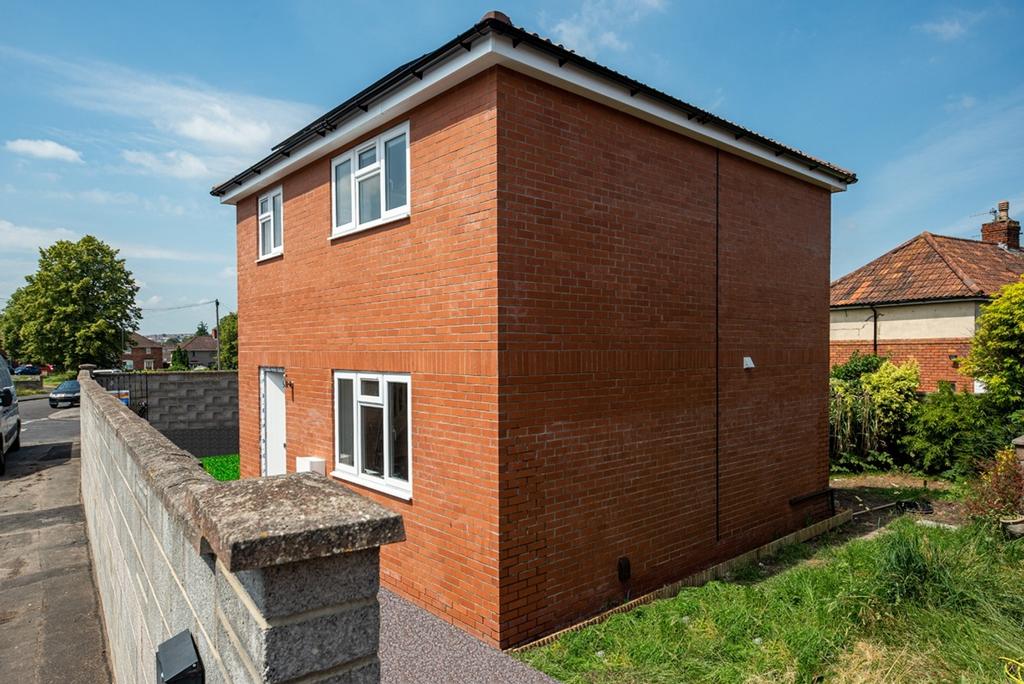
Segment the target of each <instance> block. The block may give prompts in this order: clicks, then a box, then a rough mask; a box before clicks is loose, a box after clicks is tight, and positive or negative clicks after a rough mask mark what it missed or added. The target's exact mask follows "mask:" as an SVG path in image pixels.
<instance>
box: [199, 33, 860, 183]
mask: <svg viewBox="0 0 1024 684" xmlns="http://www.w3.org/2000/svg"><path fill="white" fill-rule="evenodd" d="M491 33H495V34H499V35H502V36H505V37H507V38H509V39H510V40H511V43H512V47H513V49H514V48H517V47H518V46H519V45H520V44H525V45H528V46H529V47H531V48H533V49H535V50H537V51H539V52H543V53H546V54H548V55H550V56H552V57H554V58H555V59H556V60H557V63H558V66H559V68H562V67H564V66H565V65H566V64H572V65H573V66H575V67H577V68H580V69H583V70H585V71H588V72H591V73H593V74H595V75H597V76H598V77H600V78H602V79H604V80H606V81H611V82H612V83H613V84H615V85H618V86H620V87H622V88H623V89H624V90H625V91H627V92H628V94H629V97H630V98H634V97H636V96H637V95H641V94H642V95H644V96H645V97H647V98H650V99H652V100H655V101H657V102H659V103H660V104H663V105H667V106H669V107H671V108H673V109H676V110H679V111H680V112H682V114H684V115H685V116H686V117H687V121H693V120H695V121H696V122H697V123H698V124H700V125H701V126H715V127H718V128H720V129H723V130H724V131H726V132H727V133H730V134H731V135H733V136H734V140H735V143H734V145H733V146H735V147H739V143H740V141H742V140H745V139H746V140H750V141H752V142H754V143H756V144H757V145H759V146H761V147H763V148H765V149H766V150H767V151H768V152H770V153H773V154H774V156H775V157H776V158H782V157H789V158H790V159H792V160H794V161H797V162H799V163H801V164H804V165H806V167H807V172H806V174H805V175H807V176H809V177H811V174H812V173H814V172H818V173H821V174H823V175H824V176H827V177H830V178H832V179H834V181H836V182H837V185H836V187H835V188H833V190H842V189H845V186H847V185H851V184H853V183H856V182H857V176H856V174H855V173H853V172H852V171H848V170H846V169H843V168H841V167H839V166H836V165H834V164H830V163H829V162H826V161H823V160H820V159H817V158H815V157H813V156H811V155H808V154H805V153H803V152H801V151H799V150H797V149H795V148H792V147H789V146H787V145H783V144H782V143H779V142H777V141H775V140H772V139H771V138H768V137H766V136H763V135H761V134H759V133H755V132H754V131H751V130H749V129H747V128H744V127H742V126H739V125H738V124H734V123H732V122H731V121H728V120H726V119H723V118H721V117H718V116H716V115H714V114H712V113H710V112H708V111H706V110H703V109H701V108H699V107H696V106H694V105H691V104H689V103H687V102H684V101H682V100H679V99H678V98H675V97H673V96H671V95H668V94H666V93H664V92H662V91H659V90H657V89H655V88H652V87H650V86H647V85H645V84H643V83H641V82H639V81H636V80H635V79H632V78H629V77H628V76H625V75H623V74H619V73H618V72H616V71H613V70H612V69H609V68H608V67H605V66H602V65H600V64H598V63H597V62H594V61H592V60H590V59H587V58H585V57H582V56H580V55H578V54H576V53H575V52H572V51H571V50H568V49H566V48H564V47H562V46H561V45H556V44H555V43H552V42H551V41H549V40H545V39H543V38H541V37H540V36H538V35H536V34H533V33H530V32H528V31H526V30H524V29H522V28H519V27H516V26H513V25H511V24H509V23H506V22H505V21H503V20H502V19H500V18H496V17H493V16H485V18H484V19H483V20H481V21H480V22H478V23H476V24H474V25H473V26H472V27H471V28H469V29H468V30H466V31H464V32H462V33H460V34H459V35H458V36H456V37H455V38H453V39H451V40H449V41H447V42H446V43H444V44H443V45H442V46H441V47H439V48H437V49H436V50H433V51H431V52H428V53H426V54H425V55H423V56H421V57H419V58H417V59H414V60H412V61H410V62H408V63H406V64H404V65H402V66H400V67H398V68H397V69H395V70H394V71H392V72H390V73H389V74H387V75H385V76H384V77H383V78H381V79H380V80H378V81H376V82H375V83H373V84H371V85H370V86H368V87H367V88H364V89H363V90H361V91H360V92H359V93H357V94H356V95H354V96H352V97H351V98H349V99H348V100H346V101H345V102H343V103H341V104H340V105H338V106H337V107H335V108H334V109H331V110H330V111H328V112H327V113H325V114H324V115H322V116H320V117H318V118H317V119H315V120H314V121H313V122H311V123H310V124H308V125H306V126H304V127H303V128H301V129H300V130H299V131H297V132H296V133H294V134H292V135H291V136H289V137H288V138H286V139H285V140H283V141H282V142H280V143H278V144H277V145H275V146H274V147H273V148H272V151H271V153H270V154H269V155H267V156H266V157H264V158H263V159H262V160H260V161H258V162H256V163H255V164H253V165H252V166H250V167H248V168H247V169H245V170H244V171H242V172H240V173H238V174H236V175H235V176H233V177H232V178H230V179H228V180H227V181H225V182H223V183H220V184H218V185H216V186H214V187H213V189H212V190H211V191H210V194H211V195H213V196H215V197H219V198H221V199H222V201H223V202H228V200H227V199H224V198H225V196H228V197H230V196H234V195H236V194H237V191H238V190H241V189H242V187H243V186H245V185H246V184H248V183H249V182H251V181H252V180H253V178H256V177H259V176H261V175H263V173H264V172H265V171H267V170H268V169H272V173H277V172H278V171H279V168H277V167H282V166H283V167H290V166H291V165H292V164H291V163H289V160H290V159H291V156H292V152H293V151H295V150H298V149H299V148H302V147H304V146H306V145H308V144H309V143H310V142H311V141H316V140H317V138H320V139H325V138H326V137H327V136H328V135H329V134H332V133H335V132H336V131H337V130H338V127H339V125H341V124H342V123H345V122H348V121H349V120H350V119H353V118H358V117H359V116H360V115H368V114H369V113H370V109H371V107H372V106H373V105H374V104H375V103H379V102H380V101H381V100H383V99H384V98H386V97H388V96H390V95H392V94H394V93H395V92H396V91H398V90H400V89H402V88H404V87H407V86H408V85H410V84H415V83H417V82H419V83H420V84H422V83H423V81H424V79H425V78H426V73H427V72H428V71H429V70H431V69H436V68H438V67H439V66H441V65H442V64H443V63H445V62H447V61H449V60H450V59H451V57H452V56H453V55H457V54H459V53H460V51H462V50H464V51H465V52H466V53H470V52H472V51H473V49H474V43H475V42H476V41H477V40H479V39H480V38H482V37H485V36H487V35H488V34H491ZM482 56H486V55H482ZM467 77H468V76H467ZM448 87H450V86H448ZM448 87H445V88H443V89H442V90H441V91H440V92H444V91H445V90H447V89H448ZM341 144H344V143H341ZM765 161H770V160H769V159H768V158H767V157H766V158H765ZM778 164H779V165H782V160H781V159H780V161H779V162H778ZM808 180H810V178H808ZM819 183H820V181H819ZM254 185H260V184H259V183H255V184H254ZM260 187H262V186H261V185H260ZM258 189H259V188H258V187H254V188H253V189H252V192H255V191H256V190H258ZM245 194H246V195H248V194H250V193H249V192H246V193H245Z"/></svg>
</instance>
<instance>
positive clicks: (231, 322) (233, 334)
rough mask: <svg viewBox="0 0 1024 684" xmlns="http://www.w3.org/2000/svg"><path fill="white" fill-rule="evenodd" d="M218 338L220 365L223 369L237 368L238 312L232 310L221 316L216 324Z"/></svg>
mask: <svg viewBox="0 0 1024 684" xmlns="http://www.w3.org/2000/svg"><path fill="white" fill-rule="evenodd" d="M217 339H219V340H220V367H221V368H222V369H224V370H228V369H232V368H238V314H237V313H235V312H234V311H232V312H231V313H229V314H228V315H226V316H223V317H221V319H220V325H218V326H217Z"/></svg>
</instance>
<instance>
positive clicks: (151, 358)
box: [121, 332, 164, 370]
mask: <svg viewBox="0 0 1024 684" xmlns="http://www.w3.org/2000/svg"><path fill="white" fill-rule="evenodd" d="M121 365H122V366H123V367H124V369H125V370H158V369H160V368H163V367H164V358H163V347H161V346H160V343H159V342H156V341H154V340H151V339H149V338H148V337H144V336H143V335H140V334H139V333H134V332H133V333H132V334H131V337H130V338H129V339H128V348H127V349H125V350H124V352H123V353H122V354H121Z"/></svg>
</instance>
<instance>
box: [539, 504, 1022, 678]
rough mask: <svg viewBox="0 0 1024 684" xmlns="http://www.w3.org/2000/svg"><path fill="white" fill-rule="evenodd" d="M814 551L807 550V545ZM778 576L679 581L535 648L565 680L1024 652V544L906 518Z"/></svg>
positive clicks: (981, 667) (802, 673)
mask: <svg viewBox="0 0 1024 684" xmlns="http://www.w3.org/2000/svg"><path fill="white" fill-rule="evenodd" d="M801 549H804V550H801ZM785 553H786V554H789V555H790V556H791V557H793V559H794V560H797V559H799V557H800V556H805V555H809V557H808V558H807V559H806V560H805V561H804V562H802V563H800V564H798V565H796V566H795V567H792V568H790V569H788V570H785V571H784V572H781V573H779V574H777V575H774V576H769V577H764V576H759V568H760V567H761V566H759V565H757V564H755V565H753V566H752V567H750V568H745V569H743V570H742V571H740V572H738V573H736V574H737V576H738V577H739V578H741V579H740V581H735V582H711V583H709V584H707V585H704V586H702V587H695V588H687V589H683V590H682V591H681V592H680V593H679V594H678V595H677V596H676V597H675V598H672V599H666V600H663V601H657V602H655V603H652V604H649V605H645V606H641V607H639V608H637V609H636V610H633V611H631V612H629V613H624V614H620V615H615V616H613V617H611V618H610V619H608V620H607V621H606V622H603V623H601V624H599V625H595V626H593V627H589V628H587V629H584V630H581V631H579V632H575V633H571V634H567V635H565V636H563V637H561V638H560V639H558V640H557V641H555V642H554V643H552V644H550V645H548V646H545V647H541V648H537V649H533V650H529V651H526V652H524V653H521V654H520V655H519V657H520V658H522V659H523V660H525V661H526V662H528V663H529V664H531V665H532V666H534V667H536V668H538V669H540V670H542V671H544V672H547V673H548V674H550V675H551V676H553V677H555V678H557V679H560V680H562V681H565V682H580V683H582V682H587V683H594V682H629V683H633V682H637V683H639V682H652V683H655V682H666V683H667V682H672V683H675V682H817V681H826V682H868V681H871V682H874V681H886V682H946V681H970V682H987V681H991V682H1005V681H1006V675H1005V674H1004V671H1003V668H1004V665H1005V662H1004V660H1002V659H1003V658H1009V659H1018V660H1019V659H1021V656H1022V655H1024V541H1015V542H1009V541H1004V540H1003V539H1002V538H1001V537H1000V536H999V533H998V532H997V531H995V530H993V529H991V528H985V527H980V526H972V527H966V528H963V529H960V530H946V529H937V528H923V527H921V526H919V525H915V524H914V523H913V521H911V520H910V519H901V520H898V521H896V522H894V523H893V524H892V525H890V528H889V530H887V531H886V532H884V533H883V534H881V535H878V536H876V537H874V538H872V539H862V540H854V541H851V542H848V543H846V544H843V545H841V546H832V547H825V548H822V549H820V550H818V551H817V552H815V553H813V555H810V552H809V551H807V547H804V546H798V547H796V548H791V549H789V550H786V551H785Z"/></svg>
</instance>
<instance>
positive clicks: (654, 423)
mask: <svg viewBox="0 0 1024 684" xmlns="http://www.w3.org/2000/svg"><path fill="white" fill-rule="evenodd" d="M855 181H856V177H855V176H854V175H853V174H852V173H850V172H848V171H845V170H843V169H841V168H839V167H836V166H833V165H831V164H828V163H826V162H823V161H821V160H818V159H815V158H813V157H810V156H808V155H806V154H804V153H802V152H799V151H797V150H795V149H792V148H789V147H786V146H783V145H781V144H780V143H777V142H774V141H772V140H770V139H768V138H765V137H763V136H761V135H758V134H756V133H754V132H752V131H749V130H747V129H745V128H741V127H739V126H737V125H735V124H732V123H729V122H727V121H724V120H722V119H720V118H717V117H715V116H714V115H713V114H710V113H708V112H706V111H703V110H701V109H698V108H697V107H694V106H692V105H689V104H687V103H685V102H682V101H680V100H677V99H675V98H673V97H671V96H669V95H666V94H664V93H661V92H658V91H656V90H654V89H652V88H650V87H648V86H645V85H643V84H642V83H639V82H637V81H635V80H632V79H630V78H627V77H625V76H623V75H621V74H617V73H615V72H613V71H610V70H609V69H607V68H605V67H602V66H600V65H598V64H596V63H594V62H592V61H590V60H587V59H585V58H583V57H581V56H579V55H577V54H575V53H573V52H570V51H568V50H565V49H563V48H562V47H560V46H557V45H554V44H552V43H550V42H549V41H547V40H544V39H542V38H539V37H537V36H536V35H534V34H531V33H529V32H527V31H524V30H522V29H520V28H517V27H515V26H513V25H511V24H510V23H509V22H508V20H507V18H505V17H504V15H501V14H500V13H491V14H489V15H487V16H485V17H484V18H483V19H482V20H481V21H480V22H479V23H477V24H476V25H474V26H472V27H471V28H470V29H469V30H467V31H465V32H464V33H462V34H460V35H459V36H457V37H456V38H454V39H453V40H451V41H449V42H448V43H445V44H444V45H442V46H441V47H440V48H438V49H436V50H434V51H431V52H429V53H427V54H426V55H424V56H423V57H420V58H418V59H416V60H413V61H412V62H409V63H407V64H405V65H404V66H402V67H400V68H399V69H397V70H396V71H394V72H392V73H391V74H389V75H387V76H386V77H384V78H383V79H381V80H380V81H378V82H377V83H375V84H373V85H371V86H370V87H368V88H367V89H365V90H364V91H362V92H360V93H358V94H356V95H355V96H353V97H352V98H350V99H349V100H347V101H346V102H344V103H343V104H341V105H339V106H338V107H336V108H335V109H333V110H331V111H330V112H328V113H327V114H325V115H324V116H322V117H321V118H319V119H317V120H316V121H314V122H313V123H311V124H310V125H309V126H307V127H305V128H304V129H302V130H301V131H299V132H297V133H296V134H295V135H293V136H292V137H290V138H288V139H287V140H285V141H284V142H282V143H281V144H279V145H278V146H276V147H275V148H274V149H273V151H272V152H271V154H270V155H269V156H267V157H266V158H265V159H263V160H262V161H260V162H258V163H257V164H255V165H254V166H253V167H251V168H249V169H246V170H245V171H243V172H241V173H239V174H238V175H237V176H235V177H234V178H232V179H230V180H229V181H227V182H225V183H224V184H222V185H220V186H218V187H216V188H214V190H213V194H214V195H215V196H217V197H219V198H220V199H221V201H222V202H225V203H228V204H232V205H235V206H236V208H237V234H238V296H239V331H238V334H239V338H238V345H239V387H240V389H239V391H240V395H241V396H240V405H241V416H240V422H241V427H240V449H241V461H242V472H243V476H245V477H256V476H259V475H261V474H274V473H279V472H285V471H291V470H293V469H294V468H295V465H296V458H297V457H306V456H313V457H320V458H323V459H324V460H325V461H326V464H327V471H328V472H329V473H330V475H331V476H332V477H334V478H336V479H338V480H339V481H341V482H344V483H346V484H347V485H349V486H351V487H352V488H353V489H355V490H357V491H359V492H361V493H363V494H366V495H367V496H370V497H372V498H374V499H376V500H378V501H381V502H382V503H384V504H386V505H388V506H391V507H393V508H394V509H395V510H398V511H400V512H401V513H402V515H403V516H404V518H405V525H406V533H407V541H406V542H404V543H402V544H396V545H393V546H391V547H389V548H387V549H384V550H383V551H382V554H381V559H382V568H381V573H382V582H383V584H384V585H385V586H387V587H389V588H391V589H393V590H395V591H397V592H399V593H400V594H402V595H403V596H405V597H407V598H409V599H411V600H412V601H415V602H416V603H418V604H420V605H422V606H424V607H426V608H427V609H429V610H431V611H433V612H434V613H436V614H438V615H440V616H442V617H444V618H445V619H447V620H449V621H450V622H452V623H454V624H456V625H458V626H460V627H461V628H463V629H465V630H467V631H468V632H470V633H472V634H474V635H476V636H477V637H479V638H481V639H483V640H485V641H487V642H489V643H491V644H494V645H498V646H502V647H506V646H510V645H513V644H517V643H522V642H524V641H528V640H531V639H533V638H536V637H538V636H541V635H543V634H546V633H549V632H551V631H553V630H555V629H557V628H559V627H563V626H566V625H568V624H571V623H573V622H574V621H576V620H578V619H580V618H582V617H584V616H588V615H591V614H593V613H594V612H596V611H598V610H600V609H601V608H602V607H605V606H607V605H608V604H609V603H610V602H615V601H620V600H622V599H623V598H624V597H626V596H637V595H638V594H640V593H642V592H644V591H647V590H650V589H653V588H656V587H658V586H661V585H663V584H664V583H666V582H669V581H672V580H675V579H678V578H680V577H683V576H685V575H687V574H689V573H692V572H694V571H696V570H699V569H701V568H704V567H707V566H709V565H710V564H713V563H715V562H717V561H720V560H723V559H726V558H729V557H732V556H734V555H736V554H738V553H739V552H742V551H745V550H747V549H750V548H752V547H754V546H757V545H759V544H762V543H765V542H767V541H769V540H771V539H773V538H775V537H777V536H779V535H781V534H784V533H787V532H790V531H793V530H794V529H797V528H799V527H801V526H803V525H805V524H807V523H808V522H810V521H814V520H817V519H820V518H821V517H823V516H826V515H828V513H829V501H828V497H827V496H826V494H827V491H826V490H827V487H828V463H827V438H828V436H827V415H826V407H827V392H828V385H827V375H828V317H827V311H828V308H827V301H828V286H829V278H828V269H829V223H830V203H831V194H832V193H833V192H839V191H842V190H844V189H845V188H846V186H847V184H849V183H853V182H855ZM793 272H799V273H800V274H801V276H802V277H801V278H799V279H794V278H792V277H790V275H791V274H792V273H793ZM751 366H752V367H751ZM622 559H628V572H627V568H626V561H625V560H622ZM620 569H621V572H620Z"/></svg>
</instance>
